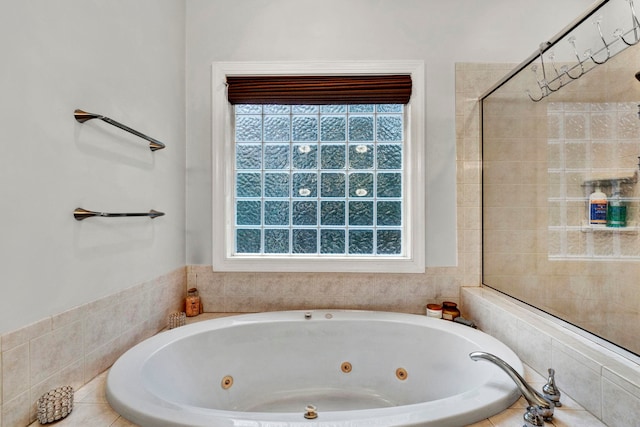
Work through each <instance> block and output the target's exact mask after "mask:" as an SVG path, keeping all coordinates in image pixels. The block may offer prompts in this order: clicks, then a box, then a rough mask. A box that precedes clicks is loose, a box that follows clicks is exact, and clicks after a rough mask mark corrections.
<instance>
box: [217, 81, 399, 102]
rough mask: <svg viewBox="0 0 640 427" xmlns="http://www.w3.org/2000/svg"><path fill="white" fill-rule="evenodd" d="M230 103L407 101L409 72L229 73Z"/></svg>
mask: <svg viewBox="0 0 640 427" xmlns="http://www.w3.org/2000/svg"><path fill="white" fill-rule="evenodd" d="M227 85H228V88H227V90H228V95H227V97H228V99H229V102H230V103H231V104H285V105H291V104H312V105H326V104H406V103H408V102H409V98H410V97H411V76H410V75H382V76H235V77H233V76H228V77H227Z"/></svg>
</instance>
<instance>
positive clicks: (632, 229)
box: [567, 221, 640, 234]
mask: <svg viewBox="0 0 640 427" xmlns="http://www.w3.org/2000/svg"><path fill="white" fill-rule="evenodd" d="M571 228H572V227H567V229H571ZM575 228H578V227H575ZM579 228H580V231H582V232H583V233H603V232H609V233H630V234H638V231H640V227H638V225H637V224H630V225H627V226H625V227H607V226H606V225H604V226H603V225H590V224H587V222H586V221H585V222H584V223H583V224H582V225H581V226H580V227H579Z"/></svg>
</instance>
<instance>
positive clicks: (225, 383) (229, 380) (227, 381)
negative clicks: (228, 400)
mask: <svg viewBox="0 0 640 427" xmlns="http://www.w3.org/2000/svg"><path fill="white" fill-rule="evenodd" d="M232 385H233V377H232V376H231V375H227V376H225V377H224V378H223V379H222V381H221V382H220V386H221V387H222V388H223V389H225V390H226V389H228V388H229V387H231V386H232Z"/></svg>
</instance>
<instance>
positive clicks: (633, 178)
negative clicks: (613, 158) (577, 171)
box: [582, 171, 638, 187]
mask: <svg viewBox="0 0 640 427" xmlns="http://www.w3.org/2000/svg"><path fill="white" fill-rule="evenodd" d="M636 182H638V172H637V171H636V172H634V173H633V175H626V176H622V175H619V176H616V175H607V174H603V175H601V176H598V175H594V176H591V177H589V179H585V180H584V181H583V182H582V186H583V187H593V186H594V185H602V186H613V184H614V183H618V184H635V183H636Z"/></svg>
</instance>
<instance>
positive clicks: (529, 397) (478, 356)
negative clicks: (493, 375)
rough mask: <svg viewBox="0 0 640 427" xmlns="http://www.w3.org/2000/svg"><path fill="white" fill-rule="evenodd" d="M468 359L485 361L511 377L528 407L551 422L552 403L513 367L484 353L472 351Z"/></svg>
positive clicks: (553, 406)
mask: <svg viewBox="0 0 640 427" xmlns="http://www.w3.org/2000/svg"><path fill="white" fill-rule="evenodd" d="M469 357H470V358H471V360H476V361H477V360H486V361H488V362H491V363H493V364H494V365H496V366H497V367H498V368H500V369H502V370H503V371H504V372H505V373H506V374H507V375H509V377H511V379H512V380H513V382H514V383H515V384H516V386H517V387H518V390H519V391H520V393H521V394H522V396H523V397H524V398H525V400H526V401H527V403H528V404H529V406H530V407H534V408H535V411H536V413H537V414H538V415H540V416H541V417H542V418H544V419H545V420H547V421H551V420H552V419H553V410H554V408H555V405H554V404H553V402H551V401H550V400H549V399H548V398H546V397H544V396H543V395H542V393H540V392H539V391H537V390H535V389H534V388H533V387H532V386H531V385H530V384H528V383H527V382H526V381H525V379H524V378H522V376H521V375H520V374H519V373H518V372H516V370H515V369H513V367H512V366H511V365H509V364H508V363H507V362H505V361H504V360H502V359H500V358H499V357H497V356H495V355H493V354H491V353H486V352H484V351H474V352H473V353H471V354H469ZM528 412H531V411H528ZM533 425H535V424H533ZM526 427H529V426H526Z"/></svg>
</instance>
